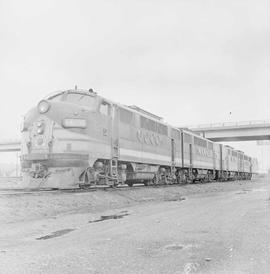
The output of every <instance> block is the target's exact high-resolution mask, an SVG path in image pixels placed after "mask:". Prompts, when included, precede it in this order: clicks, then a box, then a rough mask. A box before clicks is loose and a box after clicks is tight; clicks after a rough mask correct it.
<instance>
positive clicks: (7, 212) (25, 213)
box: [0, 180, 268, 225]
mask: <svg viewBox="0 0 270 274" xmlns="http://www.w3.org/2000/svg"><path fill="white" fill-rule="evenodd" d="M264 184H268V182H267V181H266V180H258V181H235V182H212V183H208V184H195V185H175V186H170V187H164V188H163V187H145V188H144V187H142V188H128V187H127V188H125V189H114V190H113V191H109V190H108V191H102V190H98V191H87V190H85V191H80V192H72V191H43V192H41V191H35V192H29V191H28V192H27V191H19V192H18V191H17V192H15V191H14V193H12V191H1V193H0V225H1V224H5V223H15V222H25V221H29V220H38V219H44V218H52V219H53V218H56V217H58V216H60V215H67V214H78V213H93V214H96V213H100V214H101V212H105V211H107V210H121V209H122V208H128V207H130V206H135V205H138V204H145V203H149V204H150V203H156V202H162V201H166V202H181V201H183V200H185V199H187V198H189V196H190V195H193V194H204V193H209V194H211V193H213V194H215V193H218V192H225V191H226V192H228V191H235V192H237V193H239V194H246V193H247V189H248V188H250V187H254V185H256V187H263V186H264ZM186 197H187V198H186ZM179 204H181V203H179ZM119 212H120V211H119ZM116 218H117V217H116ZM105 219H106V217H105ZM112 219H113V217H112ZM100 221H101V220H100ZM102 221H103V220H102Z"/></svg>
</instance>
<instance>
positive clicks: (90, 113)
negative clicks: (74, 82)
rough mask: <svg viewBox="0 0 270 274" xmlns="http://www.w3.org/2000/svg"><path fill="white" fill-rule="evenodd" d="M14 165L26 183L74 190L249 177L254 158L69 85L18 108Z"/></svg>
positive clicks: (141, 111)
mask: <svg viewBox="0 0 270 274" xmlns="http://www.w3.org/2000/svg"><path fill="white" fill-rule="evenodd" d="M21 164H22V172H23V183H24V185H25V186H27V187H30V188H77V187H88V186H96V185H111V186H112V185H113V186H116V185H118V184H128V185H129V186H132V185H133V184H135V183H144V184H145V185H148V184H174V183H182V182H194V181H211V180H233V179H250V178H251V176H252V173H254V172H256V170H255V169H256V165H257V162H256V160H255V159H251V158H250V157H248V156H247V155H245V154H244V153H243V152H241V151H237V150H234V149H233V148H231V147H229V146H223V145H221V144H217V143H213V142H211V141H210V140H207V139H205V138H202V137H200V136H198V135H195V134H193V133H192V132H190V131H188V130H184V129H179V128H175V127H172V126H170V125H168V124H166V123H164V122H163V120H162V118H160V117H158V116H156V115H153V114H151V113H149V112H147V111H145V110H142V109H140V108H138V107H136V106H124V105H121V104H117V103H114V102H112V101H110V100H107V99H105V98H103V97H101V96H99V95H98V94H96V93H95V92H93V91H92V90H89V91H85V90H77V89H75V90H67V91H61V92H57V93H55V94H54V95H51V96H48V97H47V98H46V99H44V100H42V101H40V102H39V104H38V106H37V107H34V108H33V109H31V110H30V111H29V112H28V113H27V114H26V116H25V118H24V122H23V126H22V155H21Z"/></svg>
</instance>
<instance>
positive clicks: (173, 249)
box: [165, 244, 184, 251]
mask: <svg viewBox="0 0 270 274" xmlns="http://www.w3.org/2000/svg"><path fill="white" fill-rule="evenodd" d="M183 248H184V246H183V245H179V244H174V245H168V246H165V249H167V250H171V251H177V250H181V249H183Z"/></svg>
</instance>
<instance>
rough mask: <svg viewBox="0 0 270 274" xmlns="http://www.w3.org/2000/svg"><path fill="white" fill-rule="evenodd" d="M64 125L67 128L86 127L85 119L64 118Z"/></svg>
mask: <svg viewBox="0 0 270 274" xmlns="http://www.w3.org/2000/svg"><path fill="white" fill-rule="evenodd" d="M62 125H63V127H65V128H72V127H73V128H86V120H85V119H72V118H70V119H64V120H63V122H62Z"/></svg>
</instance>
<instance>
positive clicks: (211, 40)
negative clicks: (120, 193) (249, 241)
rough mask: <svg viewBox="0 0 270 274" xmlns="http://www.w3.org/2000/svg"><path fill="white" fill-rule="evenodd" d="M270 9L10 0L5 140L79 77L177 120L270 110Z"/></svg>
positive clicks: (179, 0)
mask: <svg viewBox="0 0 270 274" xmlns="http://www.w3.org/2000/svg"><path fill="white" fill-rule="evenodd" d="M269 10H270V1H268V0H267V1H266V0H256V1H253V0H252V1H251V0H219V1H215V0H212V1H210V0H203V1H199V0H167V1H160V0H136V1H135V0H106V1H105V0H97V1H91V0H85V1H83V0H76V1H69V0H65V1H64V0H58V1H57V0H46V1H39V0H24V1H19V0H0V87H1V89H0V94H1V95H2V96H1V100H0V140H3V139H15V138H18V137H19V136H20V131H19V128H20V123H21V121H22V117H23V115H24V114H25V113H26V112H27V111H28V110H29V109H30V108H31V107H33V106H35V105H37V103H38V102H39V100H41V99H42V98H43V97H44V96H46V95H47V94H48V93H51V92H53V91H56V90H64V89H70V88H73V87H74V86H75V85H77V86H78V88H83V89H84V88H85V89H89V88H93V89H94V90H95V91H97V92H98V93H99V94H100V95H102V96H104V97H106V98H108V99H111V100H113V101H116V102H120V103H123V104H127V105H137V106H140V107H142V108H144V109H146V110H148V111H150V112H153V113H155V114H157V115H159V116H162V117H164V119H165V120H166V121H167V122H169V123H170V124H172V125H175V126H182V125H189V124H203V123H215V122H227V121H246V120H258V119H259V120H260V119H263V120H265V119H270V108H269V102H270V92H269V88H270V77H269V74H270V50H269V49H270V16H269ZM236 146H238V144H236ZM243 146H244V148H245V149H246V150H247V152H249V153H251V154H252V155H261V147H260V148H258V147H257V146H256V145H255V144H254V143H245V144H239V146H238V147H237V148H242V147H243ZM267 151H268V152H269V153H268V152H267ZM265 155H266V156H265V158H266V162H265V160H264V162H265V163H266V165H268V162H267V161H268V160H267V158H269V159H270V157H268V156H270V150H269V149H268V147H265ZM258 157H259V156H258ZM269 166H270V160H269Z"/></svg>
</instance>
